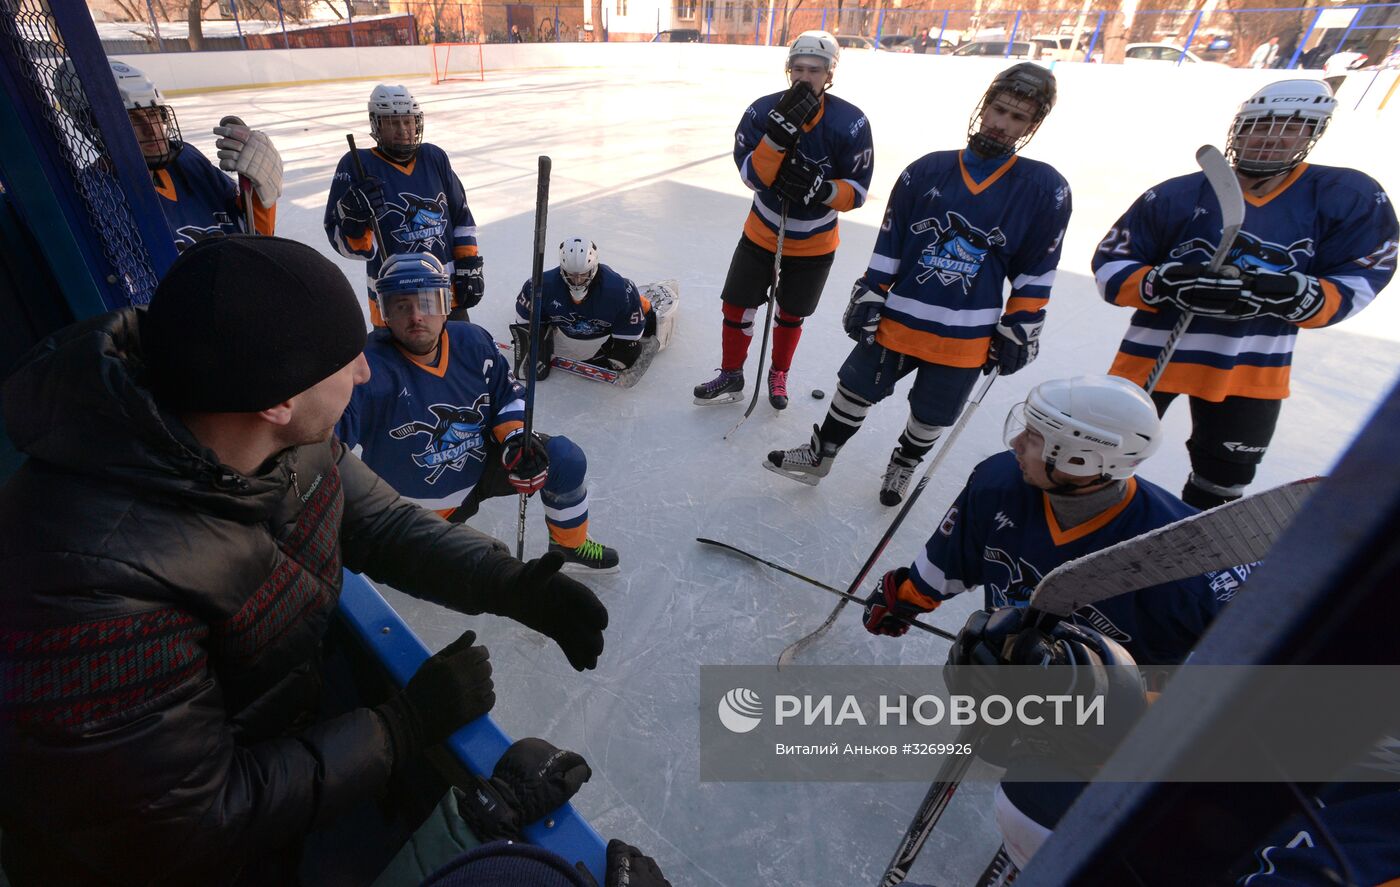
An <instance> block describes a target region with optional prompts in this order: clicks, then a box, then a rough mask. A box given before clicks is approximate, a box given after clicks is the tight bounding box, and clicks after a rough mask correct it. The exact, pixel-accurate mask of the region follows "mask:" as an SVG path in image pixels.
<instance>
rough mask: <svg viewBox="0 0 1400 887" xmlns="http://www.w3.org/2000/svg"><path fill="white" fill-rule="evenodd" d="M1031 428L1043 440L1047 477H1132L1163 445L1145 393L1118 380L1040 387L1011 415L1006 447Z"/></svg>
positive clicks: (1061, 381)
mask: <svg viewBox="0 0 1400 887" xmlns="http://www.w3.org/2000/svg"><path fill="white" fill-rule="evenodd" d="M1023 429H1028V430H1030V431H1034V432H1035V433H1037V434H1039V435H1040V436H1041V437H1042V438H1043V439H1044V441H1045V448H1044V455H1045V473H1046V474H1047V475H1048V474H1050V472H1052V471H1054V470H1055V469H1057V468H1058V469H1059V470H1060V471H1062V472H1064V473H1065V474H1068V475H1070V476H1071V477H1105V478H1112V479H1114V480H1122V479H1124V478H1128V477H1132V476H1133V472H1134V471H1136V470H1137V467H1138V466H1139V465H1141V464H1142V462H1143V461H1144V460H1145V459H1147V457H1149V456H1151V455H1152V454H1153V453H1155V452H1156V451H1157V448H1158V447H1159V446H1160V445H1161V443H1162V423H1161V420H1159V419H1158V418H1157V408H1156V407H1155V406H1153V404H1152V398H1150V397H1148V396H1147V393H1146V392H1145V391H1143V390H1142V389H1141V388H1139V387H1138V386H1137V385H1134V384H1133V383H1132V382H1129V381H1128V380H1127V379H1121V378H1119V377H1117V376H1079V377H1076V378H1073V379H1055V380H1052V381H1049V382H1042V383H1040V384H1039V385H1037V386H1035V387H1034V388H1032V389H1031V393H1030V394H1029V395H1027V396H1026V400H1025V403H1021V404H1017V405H1016V406H1014V407H1012V408H1011V412H1010V413H1008V414H1007V417H1006V426H1005V428H1004V429H1003V430H1002V439H1003V440H1004V441H1005V442H1006V444H1007V446H1010V445H1011V441H1012V439H1013V438H1015V437H1016V436H1017V435H1019V434H1020V433H1021V431H1022V430H1023Z"/></svg>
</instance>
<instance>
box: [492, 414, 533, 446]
mask: <svg viewBox="0 0 1400 887" xmlns="http://www.w3.org/2000/svg"><path fill="white" fill-rule="evenodd" d="M524 427H525V423H524V422H521V421H520V420H519V419H512V420H510V421H509V422H502V423H501V424H499V425H497V426H496V427H495V428H492V429H491V433H492V434H494V435H496V440H497V441H499V442H501V443H505V440H506V437H508V436H509V435H510V433H511V432H512V431H514V430H515V429H517V428H524Z"/></svg>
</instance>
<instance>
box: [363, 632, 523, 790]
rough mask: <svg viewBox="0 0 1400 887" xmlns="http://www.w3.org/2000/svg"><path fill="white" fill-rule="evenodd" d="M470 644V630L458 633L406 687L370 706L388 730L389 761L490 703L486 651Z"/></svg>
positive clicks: (433, 740)
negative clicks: (390, 745) (381, 702)
mask: <svg viewBox="0 0 1400 887" xmlns="http://www.w3.org/2000/svg"><path fill="white" fill-rule="evenodd" d="M475 643H476V632H474V631H465V632H463V633H462V636H461V637H459V638H458V639H457V640H455V641H453V642H452V643H451V644H448V645H447V646H446V647H444V648H443V649H442V650H440V651H439V652H437V653H435V654H434V655H432V656H430V657H429V658H428V660H427V661H426V662H424V663H423V664H422V665H421V666H420V667H419V668H418V671H417V672H416V673H414V675H413V677H412V678H411V679H410V680H409V682H408V686H406V687H404V688H403V689H402V690H400V691H399V692H398V693H395V694H394V695H393V696H391V697H390V698H389V700H388V701H387V702H384V703H383V704H381V705H379V706H378V707H376V708H375V709H374V710H375V711H376V712H377V713H378V714H379V716H380V717H381V718H383V719H384V725H385V727H386V728H387V729H388V731H389V738H390V740H391V741H392V743H393V747H394V764H395V766H398V765H399V764H400V763H402V762H404V761H406V760H408V758H410V757H412V756H413V755H415V754H417V753H418V752H420V751H422V750H423V749H425V748H428V747H429V746H433V745H437V744H438V743H439V742H442V741H443V740H444V739H446V738H447V737H449V736H451V735H452V734H453V733H455V732H456V731H457V729H458V728H459V727H461V726H463V725H464V724H466V723H468V722H470V721H473V720H476V719H477V718H479V717H481V716H482V715H484V714H486V713H487V712H489V711H490V710H491V707H492V706H494V705H495V704H496V692H495V688H494V686H493V685H492V683H491V661H490V658H489V654H488V653H487V651H486V648H485V647H477V646H473V644H475Z"/></svg>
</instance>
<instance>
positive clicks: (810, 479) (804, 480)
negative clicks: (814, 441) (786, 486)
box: [763, 459, 821, 487]
mask: <svg viewBox="0 0 1400 887" xmlns="http://www.w3.org/2000/svg"><path fill="white" fill-rule="evenodd" d="M763 467H764V468H767V469H768V470H769V471H771V472H773V473H774V474H777V475H781V476H782V477H785V478H787V479H788V480H795V481H797V482H798V483H800V484H806V485H807V486H809V487H815V486H816V485H817V484H818V483H820V482H821V478H820V477H819V476H817V475H815V474H808V473H806V472H805V471H786V470H784V469H782V468H779V467H778V466H776V465H774V464H773V463H772V462H769V461H768V460H767V459H764V460H763Z"/></svg>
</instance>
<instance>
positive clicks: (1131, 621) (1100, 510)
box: [865, 376, 1249, 665]
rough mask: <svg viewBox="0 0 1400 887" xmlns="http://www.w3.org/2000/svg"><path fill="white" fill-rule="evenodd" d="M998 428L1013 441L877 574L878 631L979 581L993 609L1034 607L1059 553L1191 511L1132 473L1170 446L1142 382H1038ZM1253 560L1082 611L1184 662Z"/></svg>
mask: <svg viewBox="0 0 1400 887" xmlns="http://www.w3.org/2000/svg"><path fill="white" fill-rule="evenodd" d="M1003 436H1004V439H1005V441H1006V444H1007V446H1009V447H1010V448H1011V451H1010V452H1002V453H998V454H997V455H995V456H992V457H991V458H990V459H986V460H985V461H983V462H982V463H981V464H980V465H978V466H977V467H976V468H975V469H973V472H972V475H971V476H970V477H969V478H968V480H967V485H966V486H965V487H964V488H963V490H962V492H961V493H960V494H959V495H958V498H957V500H956V501H955V502H954V503H953V505H952V507H951V508H949V509H948V513H947V515H945V516H944V518H943V523H942V524H941V525H940V526H939V528H938V530H937V531H936V532H935V533H934V534H933V536H931V537H930V538H929V540H928V543H927V544H926V545H925V546H924V550H923V551H922V552H921V553H920V554H919V556H918V557H917V558H916V559H915V560H914V563H913V564H912V565H910V566H909V567H900V568H899V569H897V570H891V571H890V572H888V573H886V574H885V575H884V576H883V577H882V578H881V580H880V582H879V584H878V585H877V587H876V588H875V590H874V592H873V593H872V594H871V595H870V598H869V601H868V603H867V604H866V608H865V627H866V629H868V630H869V631H870V632H872V633H874V634H887V635H894V636H899V635H902V634H904V633H905V632H907V631H908V630H909V624H908V622H907V621H906V620H907V618H908V617H912V616H916V615H918V614H919V613H926V612H928V611H930V610H933V609H935V608H936V607H938V606H939V605H940V604H941V603H943V602H944V601H946V600H948V599H949V598H951V597H952V596H953V595H955V594H959V593H961V592H963V591H966V590H968V589H969V588H972V587H973V586H976V585H981V586H983V589H984V592H985V594H986V608H987V609H988V610H992V609H995V608H997V607H1004V606H1008V605H1012V606H1025V605H1026V604H1027V603H1028V602H1029V600H1030V597H1031V593H1032V592H1034V591H1035V587H1036V585H1037V584H1038V583H1039V581H1040V580H1041V578H1042V577H1044V576H1045V574H1046V573H1049V572H1050V571H1051V570H1053V569H1054V568H1055V567H1058V566H1059V565H1060V564H1062V563H1065V562H1066V561H1070V560H1073V559H1075V558H1077V557H1082V556H1084V555H1086V554H1089V553H1091V552H1094V551H1098V550H1099V549H1101V548H1106V547H1108V546H1109V545H1113V544H1116V543H1118V542H1122V541H1123V540H1125V539H1131V538H1133V537H1134V536H1139V535H1141V534H1143V533H1145V532H1147V531H1148V530H1155V529H1156V528H1158V527H1161V526H1164V525H1166V524H1169V523H1173V522H1175V521H1178V520H1181V519H1182V518H1184V517H1188V516H1189V515H1191V514H1193V513H1195V509H1193V508H1191V507H1189V506H1188V505H1185V504H1183V503H1182V502H1181V500H1179V499H1177V498H1176V497H1175V496H1173V495H1172V494H1171V493H1168V492H1167V491H1165V490H1163V489H1161V488H1160V487H1158V486H1156V485H1155V484H1152V483H1150V482H1148V481H1145V480H1143V479H1141V478H1138V477H1135V476H1134V473H1135V472H1136V470H1137V467H1138V466H1139V465H1140V464H1141V463H1142V462H1143V461H1144V460H1145V459H1147V458H1148V457H1149V456H1151V455H1152V454H1153V453H1154V452H1156V450H1157V449H1158V447H1159V446H1160V445H1161V425H1160V422H1159V420H1158V418H1157V412H1156V410H1155V409H1154V408H1153V405H1152V401H1151V400H1150V399H1149V398H1148V397H1147V395H1146V394H1144V393H1143V391H1142V389H1141V388H1139V387H1137V386H1135V385H1132V384H1131V383H1129V382H1126V381H1124V380H1122V379H1119V378H1116V377H1113V376H1082V377H1079V378H1076V379H1067V380H1055V381H1050V382H1043V383H1041V384H1040V385H1037V386H1036V387H1035V388H1033V389H1032V390H1031V393H1030V395H1029V396H1028V397H1027V398H1026V400H1025V402H1024V403H1022V404H1018V405H1017V406H1015V407H1013V408H1012V410H1011V412H1010V413H1009V414H1008V416H1007V419H1006V425H1005V429H1004V431H1003ZM1248 572H1249V568H1248V567H1247V566H1241V567H1236V568H1232V569H1231V570H1225V571H1220V572H1218V573H1211V574H1207V575H1206V576H1202V577H1197V578H1193V579H1188V580H1182V581H1180V582H1175V583H1172V587H1161V586H1156V587H1153V588H1149V589H1145V590H1142V591H1137V592H1132V593H1129V594H1123V595H1119V596H1118V597H1114V598H1110V599H1109V600H1107V601H1103V602H1101V603H1099V604H1095V605H1094V606H1091V607H1084V608H1082V609H1081V610H1079V611H1078V612H1077V613H1076V614H1075V617H1074V619H1075V621H1076V622H1080V623H1082V624H1084V625H1088V626H1089V627H1091V628H1093V629H1095V630H1097V631H1099V632H1102V633H1103V634H1104V635H1105V636H1107V637H1108V638H1110V639H1111V640H1113V641H1116V642H1118V643H1120V644H1122V645H1123V646H1124V647H1125V648H1127V650H1128V652H1129V653H1131V654H1132V656H1133V658H1134V659H1135V660H1136V661H1137V662H1138V663H1141V664H1144V665H1159V664H1172V663H1177V662H1180V661H1181V660H1182V659H1183V658H1184V657H1185V656H1186V653H1187V652H1188V651H1189V650H1190V649H1191V647H1192V645H1194V644H1195V642H1196V640H1197V638H1199V637H1200V635H1201V633H1202V632H1203V631H1204V630H1205V628H1206V626H1207V625H1208V624H1209V622H1210V621H1211V619H1212V618H1213V617H1214V616H1215V614H1216V612H1218V610H1219V609H1220V607H1221V605H1222V604H1223V603H1224V602H1225V601H1227V600H1229V598H1230V597H1232V596H1233V594H1234V592H1235V589H1236V588H1237V587H1238V586H1239V585H1240V582H1241V580H1242V579H1243V578H1245V577H1247V575H1248Z"/></svg>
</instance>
